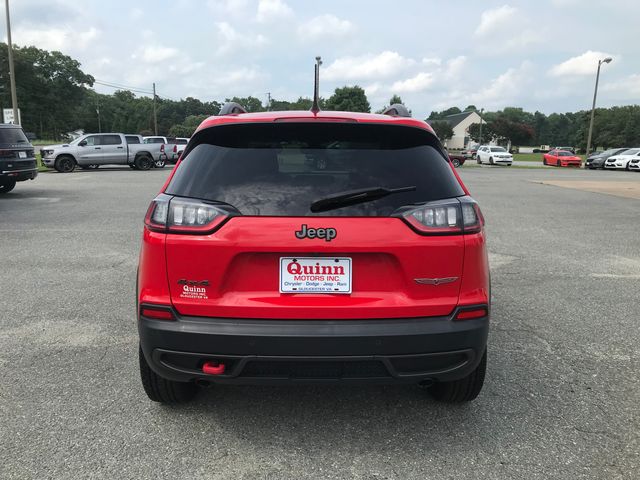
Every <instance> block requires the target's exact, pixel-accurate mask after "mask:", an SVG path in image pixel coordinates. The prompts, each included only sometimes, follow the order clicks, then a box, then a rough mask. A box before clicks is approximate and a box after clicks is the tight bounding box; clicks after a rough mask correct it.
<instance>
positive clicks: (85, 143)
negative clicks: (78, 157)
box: [78, 140, 87, 147]
mask: <svg viewBox="0 0 640 480" xmlns="http://www.w3.org/2000/svg"><path fill="white" fill-rule="evenodd" d="M78 146H79V147H86V146H87V141H86V140H82V141H81V142H80V143H79V144H78Z"/></svg>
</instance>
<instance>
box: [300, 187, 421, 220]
mask: <svg viewBox="0 0 640 480" xmlns="http://www.w3.org/2000/svg"><path fill="white" fill-rule="evenodd" d="M416 188H417V187H416V186H415V185H411V186H409V187H399V188H385V187H370V188H361V189H359V190H351V191H348V192H340V193H336V194H333V195H329V196H328V197H325V198H321V199H320V200H316V201H315V202H313V203H312V204H311V206H310V207H309V209H310V210H311V211H312V212H314V213H317V212H326V211H327V210H334V209H336V208H342V207H348V206H351V205H357V204H359V203H365V202H371V201H373V200H378V199H379V198H383V197H386V196H387V195H392V194H394V193H403V192H413V191H415V190H416Z"/></svg>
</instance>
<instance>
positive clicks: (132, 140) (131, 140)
mask: <svg viewBox="0 0 640 480" xmlns="http://www.w3.org/2000/svg"><path fill="white" fill-rule="evenodd" d="M124 138H126V140H127V143H130V144H134V143H140V138H138V137H136V136H135V135H127V136H126V137H124Z"/></svg>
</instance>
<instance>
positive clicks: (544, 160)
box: [542, 157, 547, 165]
mask: <svg viewBox="0 0 640 480" xmlns="http://www.w3.org/2000/svg"><path fill="white" fill-rule="evenodd" d="M542 164H543V165H546V164H547V159H546V158H544V157H542Z"/></svg>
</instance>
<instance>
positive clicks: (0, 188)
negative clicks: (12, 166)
mask: <svg viewBox="0 0 640 480" xmlns="http://www.w3.org/2000/svg"><path fill="white" fill-rule="evenodd" d="M15 186H16V180H15V179H13V178H7V179H5V180H4V181H3V182H0V195H2V194H5V193H9V192H10V191H11V190H13V189H14V188H15Z"/></svg>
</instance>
